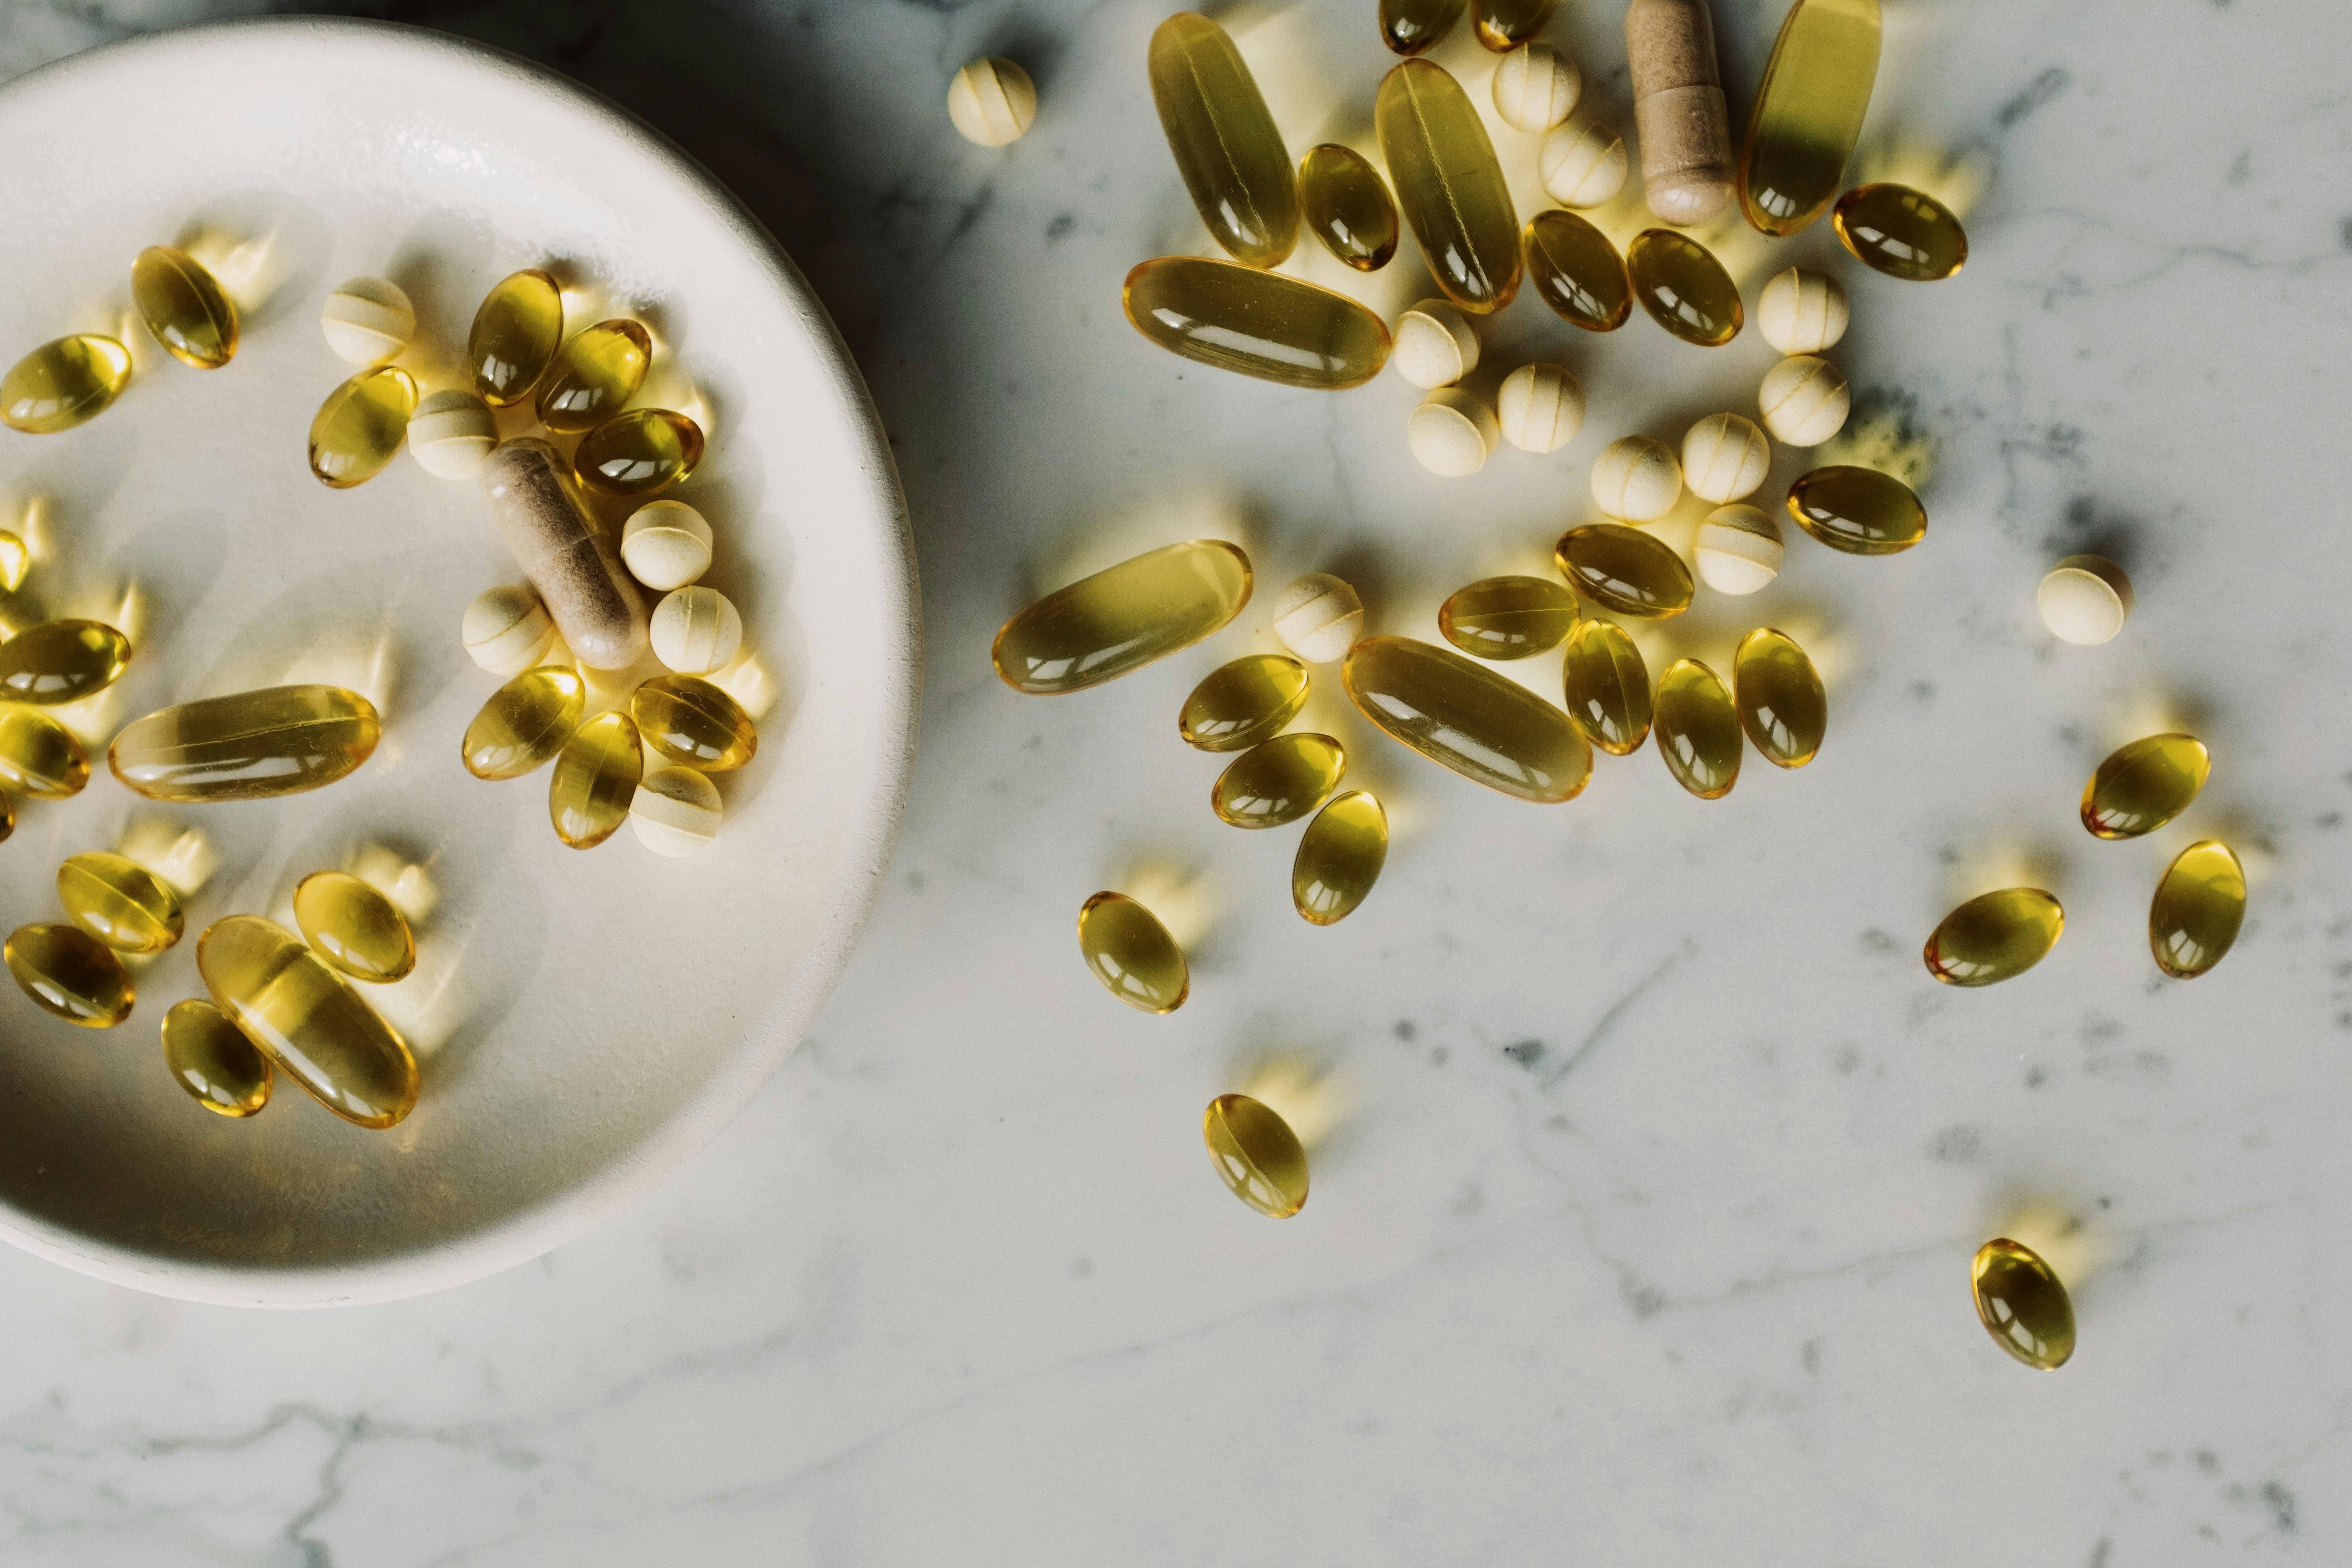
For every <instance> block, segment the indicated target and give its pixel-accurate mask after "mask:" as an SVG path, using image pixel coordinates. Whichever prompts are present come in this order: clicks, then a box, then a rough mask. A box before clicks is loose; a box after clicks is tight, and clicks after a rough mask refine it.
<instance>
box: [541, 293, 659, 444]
mask: <svg viewBox="0 0 2352 1568" xmlns="http://www.w3.org/2000/svg"><path fill="white" fill-rule="evenodd" d="M653 361H654V340H653V336H652V334H650V333H649V332H647V331H646V329H645V328H644V327H643V326H641V325H639V324H638V323H637V322H635V321H629V320H628V319H626V318H625V317H623V318H619V319H616V320H614V321H599V322H597V323H596V324H595V325H594V326H593V327H585V328H583V329H582V330H581V331H577V332H575V333H573V334H572V341H571V342H568V343H566V344H564V345H563V350H562V353H561V354H560V355H559V356H558V357H557V359H556V361H555V363H554V366H553V367H552V368H551V370H550V371H549V373H548V374H547V376H546V377H545V380H546V383H547V384H546V385H544V386H542V387H541V388H540V389H539V422H540V423H541V425H544V426H547V427H548V428H549V429H550V430H557V431H562V432H563V433H564V434H566V435H576V434H577V433H579V432H580V431H583V430H588V429H593V428H594V427H595V426H598V425H600V424H602V423H604V421H605V420H606V419H608V418H610V417H611V416H614V415H615V414H617V413H619V412H620V411H621V410H622V408H623V407H625V406H626V405H627V404H628V401H629V399H630V398H632V397H635V395H637V388H639V387H640V386H643V385H644V384H646V370H647V369H648V368H649V367H650V366H651V365H652V364H653Z"/></svg>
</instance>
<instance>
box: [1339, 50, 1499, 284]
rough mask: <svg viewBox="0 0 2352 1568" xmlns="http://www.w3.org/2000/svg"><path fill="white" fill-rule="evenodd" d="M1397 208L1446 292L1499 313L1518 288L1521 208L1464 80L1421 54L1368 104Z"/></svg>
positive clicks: (1394, 72) (1384, 82) (1395, 70)
mask: <svg viewBox="0 0 2352 1568" xmlns="http://www.w3.org/2000/svg"><path fill="white" fill-rule="evenodd" d="M1372 124H1373V129H1374V130H1375V131H1376V132H1378V133H1379V136H1380V141H1381V158H1382V159H1383V160H1384V161H1385V162H1386V163H1388V166H1389V178H1390V179H1391V180H1392V181H1394V182H1395V184H1396V195H1397V205H1398V206H1399V207H1400V208H1402V210H1403V213H1404V217H1405V222H1406V223H1407V224H1408V225H1410V226H1411V227H1412V232H1413V235H1414V237H1416V238H1418V239H1419V240H1420V241H1421V250H1422V254H1423V257H1425V258H1427V259H1428V261H1429V267H1430V270H1431V271H1432V272H1433V273H1434V274H1435V275H1436V278H1437V286H1438V288H1439V289H1443V290H1444V294H1445V297H1446V298H1447V299H1449V300H1453V301H1454V303H1455V304H1456V305H1459V306H1460V307H1461V308H1462V309H1464V310H1470V311H1474V312H1477V313H1480V314H1483V313H1485V312H1486V311H1489V310H1501V309H1502V308H1503V307H1504V306H1506V305H1507V304H1509V303H1510V302H1511V297H1512V296H1513V295H1514V294H1517V292H1518V289H1519V215H1518V210H1517V208H1516V207H1514V206H1513V205H1511V187H1510V184H1509V182H1507V180H1505V179H1504V177H1503V167H1502V165H1501V164H1500V163H1497V162H1496V159H1495V143H1494V142H1492V141H1491V140H1489V139H1488V137H1487V135H1486V125H1485V124H1484V123H1483V122H1481V121H1480V120H1479V118H1478V110H1477V109H1476V107H1475V106H1474V105H1473V104H1472V103H1471V101H1470V98H1469V95H1468V94H1467V93H1465V92H1464V91H1463V90H1462V87H1461V84H1460V83H1459V82H1456V81H1455V80H1454V78H1453V77H1451V76H1449V75H1448V74H1446V72H1445V70H1444V68H1443V67H1440V66H1435V65H1432V64H1431V63H1430V62H1429V61H1427V60H1420V59H1409V60H1406V61H1404V62H1403V63H1402V64H1400V65H1397V66H1393V67H1391V68H1390V70H1389V73H1388V75H1387V76H1385V77H1383V78H1381V89H1380V94H1379V96H1378V98H1377V99H1376V100H1374V104H1373V109H1372Z"/></svg>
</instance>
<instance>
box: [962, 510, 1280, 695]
mask: <svg viewBox="0 0 2352 1568" xmlns="http://www.w3.org/2000/svg"><path fill="white" fill-rule="evenodd" d="M1249 599H1250V563H1249V557H1248V556H1247V555H1245V554H1244V553H1243V552H1242V550H1241V547H1240V546H1238V545H1234V544H1228V543H1226V542H1224V541H1223V540H1222V539H1194V540H1188V541H1186V542H1184V543H1181V544H1163V545H1161V546H1160V548H1159V549H1157V550H1152V551H1148V552H1145V553H1143V554H1141V555H1138V556H1135V557H1133V558H1132V559H1129V560H1127V561H1122V562H1120V563H1118V565H1116V566H1111V567H1107V568H1105V569H1104V570H1103V571H1100V572H1097V573H1096V574H1094V575H1093V576H1091V577H1081V578H1079V579H1078V580H1077V581H1076V582H1075V583H1073V584H1070V585H1069V586H1068V587H1066V588H1057V589H1055V591H1054V592H1053V593H1050V594H1048V595H1045V597H1044V598H1042V599H1040V600H1038V601H1037V602H1036V603H1035V604H1034V605H1030V606H1029V607H1028V608H1027V609H1025V610H1023V611H1022V612H1021V613H1020V614H1018V615H1016V616H1013V618H1012V619H1011V620H1009V621H1007V622H1005V623H1004V626H1003V628H1002V629H1001V630H999V631H998V632H997V634H996V640H995V642H994V643H993V644H992V645H991V646H990V647H989V658H990V659H991V660H992V661H993V662H994V664H995V666H996V673H997V674H998V675H999V676H1001V677H1003V680H1004V684H1005V685H1007V686H1010V687H1011V688H1013V690H1015V691H1026V692H1030V693H1033V694H1035V695H1038V696H1058V695H1060V694H1061V693H1063V692H1068V691H1083V690H1085V689H1087V687H1089V686H1098V685H1100V684H1101V683H1102V682H1104V681H1106V680H1112V679H1117V678H1118V677H1119V676H1122V675H1126V674H1128V673H1129V672H1130V671H1132V670H1137V669H1140V668H1143V667H1144V666H1145V665H1147V664H1150V662H1151V661H1152V660H1154V659H1157V658H1167V657H1168V656H1169V655H1170V654H1171V653H1174V652H1176V651H1178V650H1179V649H1181V648H1188V647H1192V645H1193V644H1194V643H1196V642H1199V641H1200V640H1201V639H1202V637H1207V636H1208V635H1209V634H1210V633H1212V632H1213V631H1215V630H1216V629H1217V628H1218V627H1220V626H1223V625H1224V624H1225V623H1226V622H1227V621H1230V620H1232V619H1233V618H1234V616H1237V615H1239V614H1241V611H1242V606H1243V605H1246V604H1248V603H1249Z"/></svg>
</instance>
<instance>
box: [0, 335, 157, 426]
mask: <svg viewBox="0 0 2352 1568" xmlns="http://www.w3.org/2000/svg"><path fill="white" fill-rule="evenodd" d="M130 384H131V351H130V350H129V349H127V348H124V347H123V346H122V345H121V343H119V342H116V341H115V340H114V339H112V338H102V337H100V336H99V335H98V334H96V333H95V332H78V333H76V334H75V335H74V336H72V337H69V338H54V339H51V340H50V341H49V342H46V343H43V344H42V345H41V346H40V347H39V348H37V349H35V350H34V351H33V352H32V353H28V354H26V356H25V357H24V358H23V359H20V360H18V361H17V362H16V364H15V366H14V367H13V368H11V369H10V370H9V372H8V374H6V375H5V376H0V424H5V425H6V426H8V428H10V429H11V430H22V431H24V432H25V433H26V435H28V436H54V435H56V434H57V433H58V431H60V430H70V429H72V428H73V427H74V426H77V425H81V424H85V423H87V422H89V420H92V419H95V418H97V417H98V416H100V415H101V414H103V413H105V412H106V411H107V409H108V407H110V405H112V404H113V402H114V400H115V399H116V398H118V397H120V396H121V395H122V389H123V388H124V387H126V386H128V385H130Z"/></svg>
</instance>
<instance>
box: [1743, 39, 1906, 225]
mask: <svg viewBox="0 0 2352 1568" xmlns="http://www.w3.org/2000/svg"><path fill="white" fill-rule="evenodd" d="M1879 31H1880V22H1879V14H1878V0H1797V3H1796V4H1795V5H1791V6H1790V7H1789V15H1788V17H1787V19H1786V20H1784V21H1783V22H1782V23H1781V24H1780V37H1777V38H1775V39H1774V40H1773V42H1772V58H1771V59H1770V61H1769V62H1768V63H1767V64H1766V65H1765V67H1764V79H1763V81H1762V82H1761V83H1760V84H1759V86H1758V87H1757V89H1756V107H1755V109H1754V110H1753V111H1751V112H1750V113H1749V115H1748V138H1747V140H1746V142H1743V143H1742V145H1741V151H1740V154H1739V210H1740V211H1741V212H1743V213H1745V214H1747V215H1748V222H1749V223H1750V224H1752V225H1754V226H1756V228H1757V229H1758V230H1759V231H1760V232H1762V233H1764V234H1768V235H1770V236H1772V237H1774V238H1776V239H1780V238H1786V237H1788V236H1790V235H1792V234H1795V233H1796V232H1797V231H1798V230H1800V229H1801V228H1804V227H1806V226H1809V225H1810V224H1811V223H1812V221H1813V220H1814V219H1815V218H1817V217H1819V216H1822V213H1823V212H1825V211H1827V210H1828V208H1829V205H1830V203H1831V202H1832V200H1834V199H1835V198H1836V196H1837V194H1838V184H1839V181H1840V179H1841V178H1842V177H1843V175H1844V174H1845V165H1846V161H1847V160H1848V159H1849V158H1851V157H1853V144H1854V142H1856V141H1857V140H1858V139H1859V138H1860V137H1861V135H1862V121H1863V118H1864V115H1865V114H1866V113H1868V111H1869V109H1870V89H1871V87H1872V84H1873V83H1874V82H1875V81H1876V80H1877V79H1878V43H1879Z"/></svg>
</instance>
